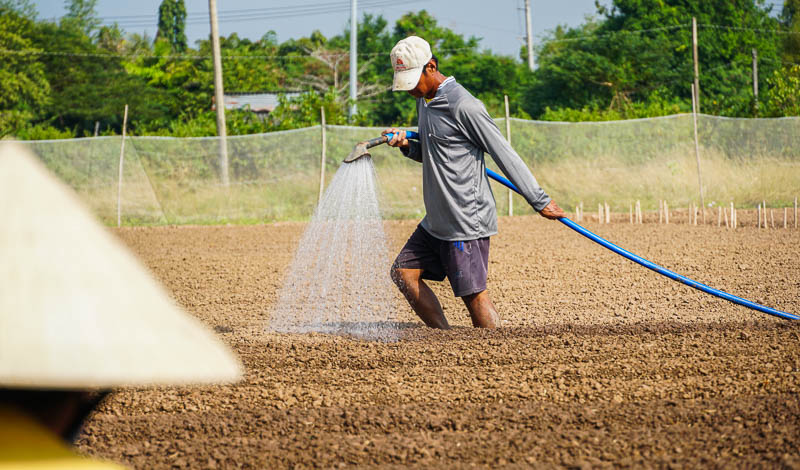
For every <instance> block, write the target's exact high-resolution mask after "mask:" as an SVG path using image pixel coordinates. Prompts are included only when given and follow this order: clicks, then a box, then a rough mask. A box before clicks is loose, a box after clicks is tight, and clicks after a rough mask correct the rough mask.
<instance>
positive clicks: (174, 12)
mask: <svg viewBox="0 0 800 470" xmlns="http://www.w3.org/2000/svg"><path fill="white" fill-rule="evenodd" d="M156 39H157V40H158V39H164V40H166V41H167V42H168V43H169V44H170V45H171V46H172V50H173V51H175V52H184V51H186V5H184V3H183V0H162V2H161V6H159V7H158V33H157V34H156Z"/></svg>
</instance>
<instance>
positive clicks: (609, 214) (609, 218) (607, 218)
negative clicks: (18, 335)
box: [603, 201, 611, 224]
mask: <svg viewBox="0 0 800 470" xmlns="http://www.w3.org/2000/svg"><path fill="white" fill-rule="evenodd" d="M603 205H604V206H605V208H606V223H607V224H610V223H611V208H610V207H609V206H608V203H607V202H605V201H603Z"/></svg>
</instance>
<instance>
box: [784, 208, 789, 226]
mask: <svg viewBox="0 0 800 470" xmlns="http://www.w3.org/2000/svg"><path fill="white" fill-rule="evenodd" d="M788 218H789V208H788V207H784V208H783V228H786V219H788Z"/></svg>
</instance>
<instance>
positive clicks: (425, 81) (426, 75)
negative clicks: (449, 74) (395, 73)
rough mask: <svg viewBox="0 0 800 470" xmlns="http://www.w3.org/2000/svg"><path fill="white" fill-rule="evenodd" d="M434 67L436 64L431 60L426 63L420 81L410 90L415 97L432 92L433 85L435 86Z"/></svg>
mask: <svg viewBox="0 0 800 470" xmlns="http://www.w3.org/2000/svg"><path fill="white" fill-rule="evenodd" d="M433 69H434V66H433V65H431V62H428V63H427V64H426V65H425V68H424V69H423V70H422V75H420V76H419V82H417V86H416V87H414V88H413V89H411V90H408V93H409V94H410V95H411V96H413V97H414V98H422V97H423V96H425V95H427V94H428V93H430V91H431V87H432V86H433V85H432V82H433Z"/></svg>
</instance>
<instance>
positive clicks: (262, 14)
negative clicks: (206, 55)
mask: <svg viewBox="0 0 800 470" xmlns="http://www.w3.org/2000/svg"><path fill="white" fill-rule="evenodd" d="M422 1H424V0H407V1H406V2H405V3H419V2H422ZM396 4H397V2H395V1H393V0H363V1H362V2H361V4H360V5H359V6H360V7H361V8H362V9H363V8H382V7H389V6H394V5H396ZM348 9H349V6H348V5H347V4H343V3H341V2H331V3H322V4H317V5H304V6H295V7H286V8H283V9H278V8H271V9H263V11H259V12H253V13H239V12H236V13H228V14H223V13H220V14H219V15H218V17H219V21H220V22H225V23H241V22H246V21H259V20H270V19H281V18H293V17H298V16H313V15H321V14H326V13H337V12H343V11H347V10H348ZM253 10H256V9H253ZM242 11H243V10H242ZM147 18H149V19H132V20H130V21H121V22H117V24H118V25H119V26H122V27H128V28H137V27H146V26H155V25H156V23H157V22H158V15H150V16H148V17H147ZM104 22H105V23H106V24H108V21H104ZM207 22H208V18H203V17H191V18H187V20H186V24H187V25H196V24H205V23H207Z"/></svg>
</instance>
